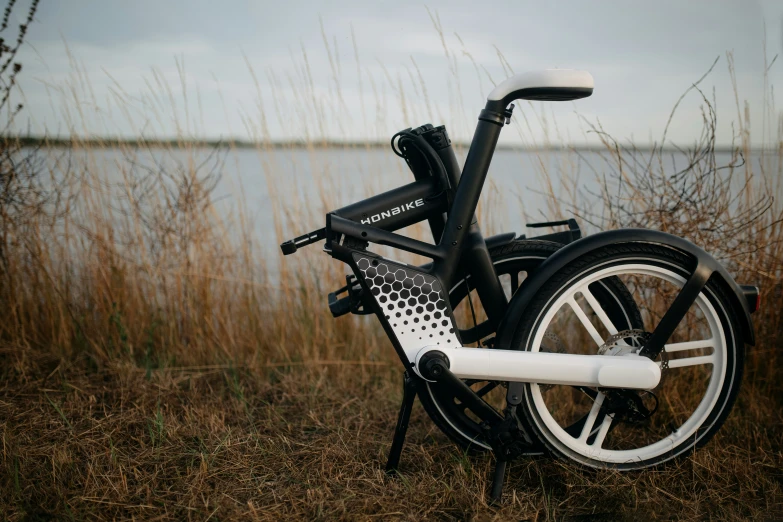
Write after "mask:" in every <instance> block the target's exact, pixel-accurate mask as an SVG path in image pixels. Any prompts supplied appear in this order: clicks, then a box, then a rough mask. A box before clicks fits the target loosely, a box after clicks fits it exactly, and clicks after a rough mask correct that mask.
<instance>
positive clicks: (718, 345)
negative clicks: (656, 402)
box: [530, 263, 727, 464]
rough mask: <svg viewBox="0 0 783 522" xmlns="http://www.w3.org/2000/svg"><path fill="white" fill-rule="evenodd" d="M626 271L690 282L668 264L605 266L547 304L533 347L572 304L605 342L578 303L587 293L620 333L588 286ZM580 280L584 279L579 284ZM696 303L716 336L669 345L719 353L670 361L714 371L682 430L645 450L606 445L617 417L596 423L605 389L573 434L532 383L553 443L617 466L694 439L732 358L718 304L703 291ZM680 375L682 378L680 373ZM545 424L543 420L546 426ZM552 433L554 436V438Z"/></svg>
mask: <svg viewBox="0 0 783 522" xmlns="http://www.w3.org/2000/svg"><path fill="white" fill-rule="evenodd" d="M623 274H629V275H630V274H634V275H648V276H653V277H658V278H661V279H663V280H665V281H668V282H669V283H671V284H673V285H675V286H677V287H679V288H681V287H682V285H684V284H685V279H684V278H683V277H682V276H680V275H678V274H676V273H674V272H672V271H671V270H669V269H667V268H663V267H659V266H656V265H651V264H639V263H626V264H622V265H618V266H613V267H609V268H604V269H602V270H599V271H597V272H594V273H593V274H591V275H589V276H588V277H586V278H584V279H578V277H579V276H577V277H575V278H574V279H572V280H571V281H570V282H569V283H568V284H567V285H566V288H565V291H563V292H562V293H561V294H560V295H559V296H557V298H556V300H555V301H554V303H553V304H551V305H548V306H547V307H546V308H545V310H546V314H545V315H544V317H543V319H542V320H541V321H539V322H538V324H539V325H540V326H539V327H538V328H537V329H536V330H535V336H534V338H533V342H532V343H531V345H530V346H531V348H530V350H531V351H539V350H540V348H541V342H542V340H543V338H544V334H545V333H546V331H547V329H548V328H549V325H550V324H551V322H552V320H553V319H554V318H555V316H556V315H557V312H559V311H560V310H561V309H563V307H569V308H570V309H571V310H573V311H574V313H575V315H576V316H577V318H578V319H579V321H580V323H582V325H583V327H584V328H585V329H586V330H587V331H588V333H589V334H590V337H591V338H592V339H593V341H594V342H596V343H597V346H599V345H600V344H602V343H603V341H604V340H603V339H601V335H600V334H599V333H598V332H597V331H596V329H595V327H593V326H592V324H591V323H590V321H589V319H587V318H586V316H585V314H584V312H583V311H582V309H581V308H580V307H579V305H578V304H576V303H575V296H576V295H579V294H581V295H583V296H584V298H585V300H586V301H587V302H588V303H589V304H590V306H591V308H592V309H593V311H594V312H595V313H596V315H597V316H598V318H599V320H600V321H601V322H602V323H603V324H604V326H605V327H606V329H607V330H608V331H609V333H610V335H611V334H615V333H617V330H616V329H614V328H613V326H612V325H611V322H610V321H609V319H608V317H606V313H605V312H604V311H603V310H602V309H601V308H600V306H599V305H598V302H597V301H596V300H595V298H594V297H592V294H590V292H589V290H588V286H589V285H590V284H592V283H594V282H596V281H598V280H601V279H604V278H607V277H612V276H618V275H623ZM577 279H578V281H576V282H575V280H577ZM574 304H576V306H574ZM695 305H696V306H698V308H699V309H701V312H702V313H703V314H704V317H705V319H706V321H707V324H708V326H709V329H710V334H711V336H710V338H709V339H705V340H698V341H689V342H682V343H673V344H668V345H666V350H667V351H672V352H674V351H686V350H692V349H697V348H707V347H712V348H713V352H712V353H711V354H710V355H708V356H698V357H691V358H683V359H675V360H673V361H671V362H670V370H668V371H669V372H672V371H676V368H678V367H683V366H691V365H697V364H712V374H711V375H710V382H709V385H708V386H707V390H706V392H705V394H704V397H702V400H701V401H700V403H699V405H698V406H697V407H696V409H695V410H694V411H693V413H692V414H691V416H690V417H689V418H688V420H687V421H685V423H684V424H683V425H682V426H680V427H679V429H677V430H676V431H675V432H674V433H671V434H669V436H667V437H665V438H664V439H662V440H659V441H658V442H655V443H653V444H650V445H647V446H643V447H641V448H636V449H632V450H608V449H603V448H602V447H601V445H602V444H603V442H605V439H606V435H607V434H608V432H609V429H610V427H611V423H612V421H613V418H612V416H609V415H606V416H604V419H603V421H602V423H601V425H600V426H593V424H595V421H596V418H597V417H598V415H599V410H600V406H601V402H602V401H603V399H604V394H602V393H600V392H599V394H598V396H597V397H596V400H595V401H594V403H593V406H592V408H591V410H590V413H589V414H588V418H587V421H586V422H585V426H584V429H583V430H582V433H580V435H579V436H578V437H572V436H571V435H570V434H569V433H567V432H566V431H565V429H563V427H562V426H560V424H559V423H558V422H557V420H555V418H554V417H553V416H552V415H551V413H550V411H549V408H548V407H547V404H546V401H545V400H544V397H543V394H542V392H541V389H540V387H539V386H538V385H537V384H531V385H530V396H531V398H532V401H533V404H534V409H535V412H536V414H537V415H536V417H537V418H536V419H535V421H536V422H537V423H539V428H543V429H542V430H541V431H542V432H543V433H544V434H545V436H547V438H548V439H550V442H552V443H555V444H556V445H558V446H560V447H561V449H568V450H570V451H571V452H575V453H577V454H578V455H581V456H583V457H587V458H589V459H592V460H598V461H602V462H607V463H613V464H617V463H627V462H636V461H642V460H649V459H654V458H656V457H659V456H661V455H663V454H665V453H667V452H669V451H670V450H672V449H673V448H675V447H677V446H678V445H680V444H681V443H682V442H684V441H686V440H687V439H688V438H689V437H692V436H693V435H694V433H695V432H696V430H698V429H699V428H700V427H701V426H702V425H703V424H704V422H705V420H706V419H707V417H708V416H709V415H710V412H711V411H712V410H713V408H714V406H715V404H716V402H717V401H718V398H719V396H720V391H721V388H722V386H723V381H724V378H725V373H726V362H727V347H726V338H725V336H724V332H723V326H722V325H721V322H720V320H719V318H718V314H717V312H716V311H715V308H714V307H713V305H712V303H710V301H709V300H708V299H707V298H706V296H705V295H704V292H702V293H700V294H699V296H698V298H697V299H696V303H695ZM588 325H589V326H588ZM599 341H600V342H599ZM597 346H596V349H597ZM681 361H682V362H681ZM674 376H675V377H676V375H674ZM540 424H543V426H541V425H540ZM596 429H597V430H598V431H597V435H596V436H595V437H594V439H593V441H592V442H591V443H590V444H588V443H587V440H588V439H589V438H590V436H591V435H592V434H593V433H596ZM548 434H551V436H549V435H548ZM552 437H554V439H555V440H551V439H552Z"/></svg>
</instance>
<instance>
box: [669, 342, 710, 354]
mask: <svg viewBox="0 0 783 522" xmlns="http://www.w3.org/2000/svg"><path fill="white" fill-rule="evenodd" d="M714 347H715V340H714V339H704V340H702V341H688V342H683V343H672V344H667V345H665V346H664V348H665V350H666V351H667V352H668V353H673V352H683V351H685V350H696V349H698V348H714Z"/></svg>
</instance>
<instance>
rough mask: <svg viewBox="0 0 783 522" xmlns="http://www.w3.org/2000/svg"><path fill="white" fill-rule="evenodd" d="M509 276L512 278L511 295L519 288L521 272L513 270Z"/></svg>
mask: <svg viewBox="0 0 783 522" xmlns="http://www.w3.org/2000/svg"><path fill="white" fill-rule="evenodd" d="M509 277H510V278H511V295H514V294H515V293H517V290H518V289H519V272H517V273H514V272H512V273H510V274H509Z"/></svg>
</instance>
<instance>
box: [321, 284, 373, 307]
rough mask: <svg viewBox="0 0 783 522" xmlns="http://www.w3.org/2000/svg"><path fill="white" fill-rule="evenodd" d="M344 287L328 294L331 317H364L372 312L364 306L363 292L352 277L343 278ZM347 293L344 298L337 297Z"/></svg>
mask: <svg viewBox="0 0 783 522" xmlns="http://www.w3.org/2000/svg"><path fill="white" fill-rule="evenodd" d="M345 282H346V283H347V284H346V285H345V286H343V287H342V288H340V289H339V290H336V291H334V292H331V293H329V295H328V297H327V299H328V301H329V311H330V312H332V316H333V317H340V316H343V315H345V314H347V313H349V312H350V313H352V314H356V315H366V314H370V313H372V311H371V310H370V309H369V308H368V307H366V306H365V305H364V292H363V290H362V287H361V285H360V284H359V282H358V281H357V280H356V277H355V276H353V275H347V276H345ZM344 293H347V294H348V295H346V296H345V297H342V298H341V297H339V296H340V294H344Z"/></svg>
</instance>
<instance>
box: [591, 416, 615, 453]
mask: <svg viewBox="0 0 783 522" xmlns="http://www.w3.org/2000/svg"><path fill="white" fill-rule="evenodd" d="M613 420H614V414H612V415H604V420H603V422H602V423H601V428H600V429H599V430H598V433H597V434H596V435H595V439H594V440H593V442H591V443H590V446H591V447H593V448H596V449H601V446H602V445H603V443H604V440H606V436H607V435H608V434H609V428H610V427H611V426H612V421H613Z"/></svg>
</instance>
